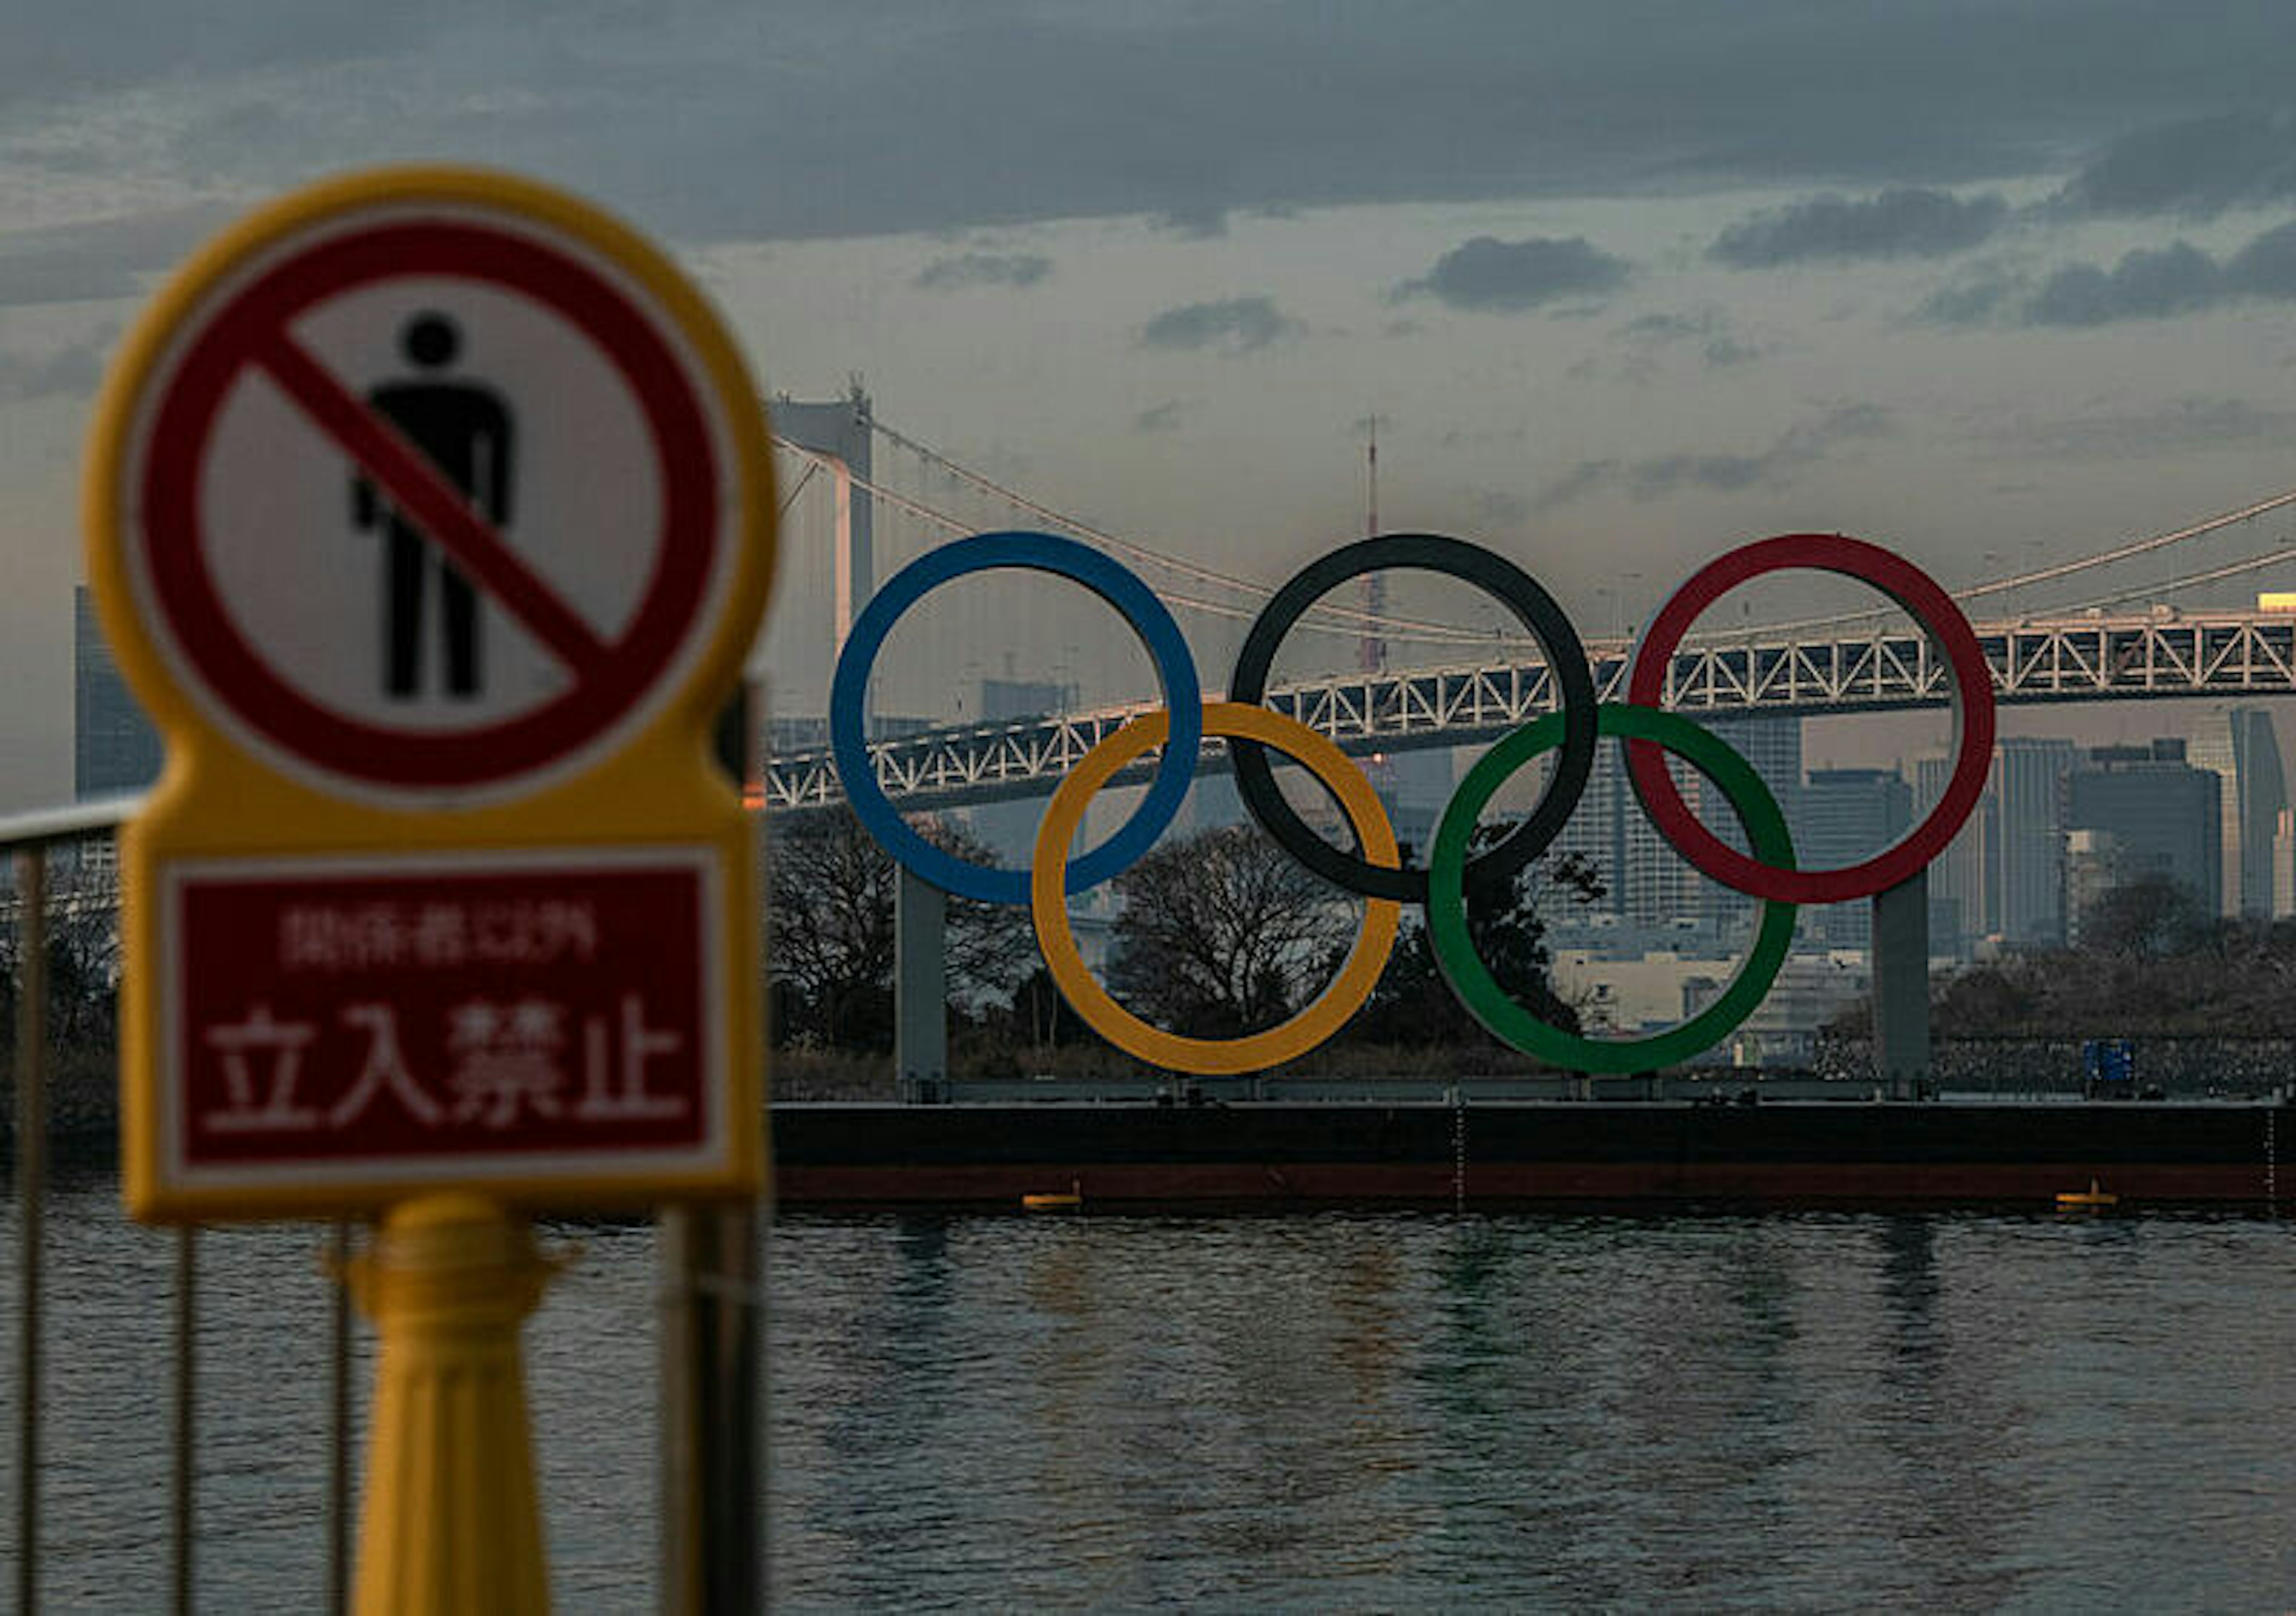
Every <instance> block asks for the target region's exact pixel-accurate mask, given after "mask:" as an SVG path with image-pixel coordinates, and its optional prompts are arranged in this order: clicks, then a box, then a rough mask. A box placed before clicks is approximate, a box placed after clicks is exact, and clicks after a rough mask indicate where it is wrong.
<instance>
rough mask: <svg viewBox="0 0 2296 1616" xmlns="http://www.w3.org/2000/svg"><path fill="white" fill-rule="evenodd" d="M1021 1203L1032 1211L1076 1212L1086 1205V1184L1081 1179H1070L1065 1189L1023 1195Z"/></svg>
mask: <svg viewBox="0 0 2296 1616" xmlns="http://www.w3.org/2000/svg"><path fill="white" fill-rule="evenodd" d="M1083 1206H1084V1184H1083V1181H1082V1180H1080V1179H1076V1178H1071V1179H1070V1180H1069V1187H1068V1188H1067V1190H1065V1191H1060V1190H1053V1191H1048V1192H1046V1194H1041V1195H1023V1196H1021V1207H1022V1209H1023V1210H1027V1211H1031V1212H1074V1211H1078V1210H1082V1208H1083Z"/></svg>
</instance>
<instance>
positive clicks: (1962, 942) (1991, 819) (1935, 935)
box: [1914, 758, 2000, 958]
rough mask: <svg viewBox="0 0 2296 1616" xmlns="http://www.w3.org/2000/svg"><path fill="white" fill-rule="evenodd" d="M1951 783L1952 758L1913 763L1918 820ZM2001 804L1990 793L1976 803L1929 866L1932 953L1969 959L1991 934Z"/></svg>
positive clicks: (1924, 759)
mask: <svg viewBox="0 0 2296 1616" xmlns="http://www.w3.org/2000/svg"><path fill="white" fill-rule="evenodd" d="M1952 777H1953V759H1950V758H1919V759H1915V762H1914V816H1915V819H1916V820H1919V819H1925V818H1927V817H1928V816H1929V814H1930V811H1931V809H1932V808H1936V807H1937V805H1938V800H1939V798H1940V797H1943V796H1944V795H1945V788H1946V786H1947V785H1948V783H1950V781H1951V779H1952ZM1999 819H2000V804H1999V802H1998V800H1997V799H1996V798H1995V797H1994V795H1993V793H1992V792H1991V791H1990V790H1989V791H1987V792H1985V793H1984V795H1982V796H1981V797H1980V798H1979V799H1978V800H1977V807H1976V808H1974V809H1973V810H1972V812H1971V813H1970V816H1969V817H1968V819H1967V820H1965V821H1964V822H1963V824H1962V827H1961V829H1960V830H1959V831H1957V832H1956V833H1955V834H1954V838H1953V840H1952V841H1949V842H1948V843H1947V844H1946V849H1945V851H1944V852H1943V853H1940V854H1939V856H1938V857H1936V858H1935V859H1933V860H1931V864H1930V868H1929V890H1930V947H1931V951H1932V952H1935V953H1940V954H1950V955H1953V956H1956V958H1958V957H1964V956H1966V955H1967V954H1968V952H1969V946H1970V944H1971V943H1972V941H1974V940H1975V939H1978V938H1980V937H1983V936H1985V935H1986V933H1987V932H1988V931H1989V930H1990V929H1991V927H1990V916H1991V911H1990V909H1989V906H1987V903H1986V891H1985V887H1986V882H1985V871H1986V867H1987V865H1989V863H1990V862H1991V861H1992V857H1993V854H1992V849H1993V844H1994V843H1995V841H1997V840H1998V838H1999Z"/></svg>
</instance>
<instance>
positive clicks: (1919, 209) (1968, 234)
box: [1706, 186, 2009, 269]
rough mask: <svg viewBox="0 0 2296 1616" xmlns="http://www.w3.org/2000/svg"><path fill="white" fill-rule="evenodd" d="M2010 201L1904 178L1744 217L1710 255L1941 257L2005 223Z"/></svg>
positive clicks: (1771, 259)
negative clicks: (1886, 186)
mask: <svg viewBox="0 0 2296 1616" xmlns="http://www.w3.org/2000/svg"><path fill="white" fill-rule="evenodd" d="M2008 217H2009V204H2008V202H2007V201H2004V200H2003V199H2002V198H2001V197H1999V196H1997V195H1995V194H1993V193H1986V194H1984V195H1981V196H1972V197H1970V198H1968V199H1966V200H1964V199H1963V198H1961V197H1957V196H1956V195H1954V194H1953V193H1951V192H1950V191H1936V190H1930V189H1926V188H1922V187H1914V186H1898V187H1896V188H1894V189H1891V190H1888V191H1883V192H1882V193H1880V194H1878V195H1875V196H1872V197H1866V198H1862V199H1860V198H1853V197H1843V196H1816V197H1811V198H1808V200H1806V201H1799V202H1796V203H1794V204H1792V206H1791V207H1786V208H1779V209H1770V210H1768V211H1766V212H1761V213H1756V214H1752V215H1751V216H1749V217H1745V218H1743V219H1740V220H1739V221H1738V222H1737V223H1736V224H1734V225H1732V226H1729V227H1728V228H1726V230H1724V231H1723V232H1722V234H1720V235H1718V236H1716V237H1715V238H1714V244H1713V245H1712V246H1710V247H1709V248H1708V249H1707V250H1706V256H1707V257H1708V258H1712V259H1713V260H1715V261H1716V262H1717V263H1720V264H1727V265H1729V266H1730V267H1732V268H1734V269H1768V268H1774V267H1777V266H1778V265H1781V264H1799V263H1804V262H1808V261H1810V260H1814V259H1815V260H1841V259H1848V258H1942V257H1944V256H1945V255H1946V254H1948V253H1954V252H1965V251H1967V250H1969V249H1970V248H1972V247H1975V246H1977V245H1979V244H1980V243H1981V242H1984V241H1985V240H1986V239H1987V238H1988V237H1989V236H1990V235H1992V234H1993V233H1994V232H1995V231H1997V230H1998V229H1999V228H2000V227H2001V226H2002V225H2003V223H2004V222H2005V221H2006V220H2007V218H2008Z"/></svg>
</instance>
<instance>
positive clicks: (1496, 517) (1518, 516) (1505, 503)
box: [1475, 488, 1530, 528]
mask: <svg viewBox="0 0 2296 1616" xmlns="http://www.w3.org/2000/svg"><path fill="white" fill-rule="evenodd" d="M1475 520H1476V521H1478V522H1480V523H1481V524H1482V525H1484V526H1485V527H1491V528H1519V527H1521V525H1522V524H1523V523H1524V522H1526V521H1529V520H1530V502H1529V500H1527V499H1525V498H1524V497H1523V496H1521V495H1520V494H1510V493H1507V492H1506V491H1505V490H1504V489H1498V488H1492V489H1487V490H1486V491H1484V492H1483V493H1480V494H1478V495H1477V496H1475Z"/></svg>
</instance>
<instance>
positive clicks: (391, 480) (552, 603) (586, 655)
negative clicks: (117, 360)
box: [248, 327, 612, 679]
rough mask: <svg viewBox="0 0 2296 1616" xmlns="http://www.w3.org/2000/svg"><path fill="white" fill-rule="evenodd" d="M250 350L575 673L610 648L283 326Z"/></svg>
mask: <svg viewBox="0 0 2296 1616" xmlns="http://www.w3.org/2000/svg"><path fill="white" fill-rule="evenodd" d="M248 357H249V358H250V359H251V360H252V361H253V362H254V363H255V364H257V365H261V366H262V367H263V369H264V370H265V371H266V372H267V373H269V374H270V377H271V379H272V380H273V381H276V382H277V383H278V384H279V385H280V386H281V387H282V388H283V389H284V390H286V392H287V395H288V397H290V398H293V399H294V400H295V402H296V403H298V404H299V405H301V406H303V408H304V410H305V411H306V412H307V414H309V415H310V417H311V420H312V421H313V422H314V423H316V425H317V427H318V428H319V430H320V431H323V432H324V433H326V434H327V436H328V437H330V438H332V439H334V440H335V441H336V443H338V444H339V445H340V446H341V447H342V448H343V449H344V451H345V452H346V453H348V455H350V457H351V458H352V459H353V460H356V461H357V462H358V463H359V465H360V466H361V467H362V468H363V469H365V472H367V474H368V475H370V476H372V477H373V479H374V480H375V481H377V482H378V483H380V484H381V485H382V488H383V489H384V491H385V492H387V493H388V494H389V496H390V497H391V499H392V500H393V501H394V502H395V503H396V504H398V507H399V508H400V509H401V510H403V511H405V512H406V513H408V514H409V515H411V516H413V517H414V520H415V522H416V524H417V525H419V526H420V527H421V528H422V532H423V534H424V536H425V537H428V538H430V540H431V542H432V543H434V544H436V545H437V546H439V548H440V549H441V550H444V551H445V552H446V553H447V554H448V555H450V556H452V557H454V559H455V562H457V563H458V564H459V565H460V566H461V567H462V568H463V570H464V571H465V572H467V573H469V574H470V575H471V580H472V581H473V582H474V583H476V584H477V585H478V586H479V587H480V588H481V589H483V590H485V591H486V592H487V594H488V595H491V596H493V597H494V599H495V600H496V602H498V603H500V604H501V606H502V607H503V609H504V611H508V612H509V613H510V614H511V615H512V617H514V618H516V619H518V620H519V622H520V623H521V624H522V625H524V626H525V628H527V629H528V630H529V632H530V633H532V634H533V635H534V636H535V637H536V638H537V639H538V640H540V641H541V642H542V643H543V644H544V645H545V646H547V647H548V648H549V649H550V652H552V654H553V655H554V656H556V657H557V658H558V660H560V661H562V662H563V663H565V664H566V666H567V668H568V669H569V670H570V671H571V672H572V673H573V675H574V677H576V678H577V679H580V678H582V677H583V676H585V675H586V674H587V673H589V672H591V671H592V670H593V669H597V668H599V667H600V666H602V665H603V663H604V662H605V661H606V660H608V658H609V657H610V656H611V654H612V651H611V647H610V646H609V645H607V644H606V643H605V642H604V641H603V640H602V639H600V638H599V637H598V636H597V635H595V634H594V633H593V632H592V631H591V628H590V625H589V624H587V623H586V622H584V621H583V620H582V619H580V618H579V617H578V616H576V615H575V613H574V612H573V611H572V610H571V609H570V608H569V607H568V606H567V604H566V603H565V602H564V601H562V600H561V599H560V598H559V597H558V595H557V593H556V591H554V590H553V589H552V588H551V587H550V586H549V584H548V583H546V582H545V580H544V579H543V578H542V577H541V576H540V575H539V574H537V572H536V571H535V570H533V569H532V568H531V567H529V566H528V565H527V564H526V562H525V560H524V558H523V557H521V555H520V554H518V553H517V552H516V551H514V550H512V548H511V547H510V546H508V545H506V544H504V542H503V540H502V536H501V535H500V534H498V533H496V531H495V530H494V529H492V528H490V527H488V525H487V524H486V523H485V522H484V521H480V519H479V518H478V517H477V516H476V515H474V514H473V513H471V508H470V507H469V505H467V504H464V503H463V496H462V495H461V494H459V493H457V492H456V491H455V488H454V487H453V486H452V485H451V484H449V483H448V482H447V480H446V479H445V478H443V477H441V476H439V472H438V471H437V469H436V468H435V467H433V466H432V465H431V463H430V461H429V460H428V459H426V458H425V457H424V456H423V455H421V454H420V453H418V452H417V451H416V450H415V449H414V448H413V447H411V446H409V445H408V443H407V442H406V439H403V438H401V437H400V436H399V435H398V431H396V430H395V429H393V428H391V427H390V426H389V425H388V424H386V423H385V422H382V421H381V420H379V419H378V418H377V417H376V416H375V415H374V414H373V412H372V411H370V410H369V409H368V408H367V406H365V405H364V404H362V403H360V402H359V400H358V399H357V398H355V397H353V396H352V395H351V394H350V393H349V392H348V391H347V390H345V389H344V388H343V386H342V384H341V383H340V382H339V381H336V380H335V379H334V377H333V376H332V375H330V374H329V373H327V371H326V368H325V367H324V365H321V364H320V363H319V362H318V360H316V358H314V357H312V356H311V354H310V353H309V351H308V350H307V349H305V348H304V347H303V346H302V345H301V344H300V343H299V342H297V341H296V340H294V339H293V338H292V337H291V336H289V335H288V334H287V332H285V331H284V330H283V329H280V328H277V327H274V328H273V329H272V330H270V331H268V332H264V333H263V334H262V335H261V336H259V337H258V339H257V340H255V342H254V344H253V346H252V348H251V349H250V352H249V355H248Z"/></svg>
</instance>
